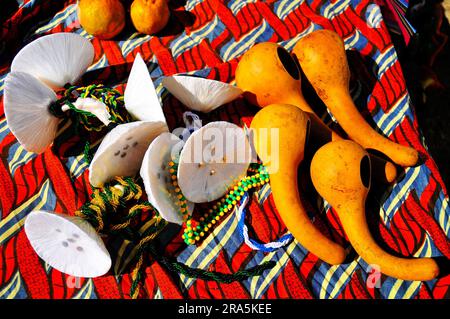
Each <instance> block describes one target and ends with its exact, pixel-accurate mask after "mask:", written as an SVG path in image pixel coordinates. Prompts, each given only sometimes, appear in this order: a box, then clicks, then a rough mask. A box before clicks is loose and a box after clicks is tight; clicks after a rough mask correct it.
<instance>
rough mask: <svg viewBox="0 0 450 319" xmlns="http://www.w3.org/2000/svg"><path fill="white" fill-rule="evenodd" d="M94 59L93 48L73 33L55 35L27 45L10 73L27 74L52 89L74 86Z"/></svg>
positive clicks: (88, 42) (86, 40)
mask: <svg viewBox="0 0 450 319" xmlns="http://www.w3.org/2000/svg"><path fill="white" fill-rule="evenodd" d="M93 59H94V47H93V46H92V44H91V42H90V41H89V40H88V39H85V38H83V37H82V36H80V35H78V34H75V33H66V32H64V33H55V34H50V35H46V36H43V37H41V38H39V39H37V40H34V41H33V42H31V43H29V44H28V45H26V46H25V47H23V48H22V50H20V51H19V53H17V55H16V56H15V57H14V60H13V61H12V64H11V71H12V72H25V73H29V74H31V75H33V76H35V77H36V78H38V79H39V80H41V81H42V82H44V83H45V84H47V85H48V86H50V87H52V88H54V89H55V88H59V87H63V86H64V85H65V84H66V83H71V84H74V83H75V82H76V81H77V80H78V79H79V78H80V77H81V76H82V75H83V73H84V72H86V70H87V68H88V67H89V66H90V65H91V64H92V61H93Z"/></svg>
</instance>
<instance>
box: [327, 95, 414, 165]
mask: <svg viewBox="0 0 450 319" xmlns="http://www.w3.org/2000/svg"><path fill="white" fill-rule="evenodd" d="M328 95H329V96H330V97H331V96H333V98H329V99H328V101H327V106H328V108H329V109H330V111H331V112H332V113H333V116H334V117H335V118H336V119H337V121H338V122H339V124H340V125H341V126H342V128H343V129H344V130H345V132H346V133H347V134H348V136H349V137H350V138H351V139H352V140H354V141H355V142H357V143H358V144H360V145H361V146H363V147H364V148H366V149H374V150H377V151H379V152H382V153H383V154H385V155H387V156H388V157H389V158H390V159H391V160H392V161H393V162H395V163H397V164H399V165H401V166H413V165H415V164H416V163H417V161H418V153H417V151H416V150H414V149H413V148H411V147H407V146H403V145H400V144H397V143H395V142H393V141H391V140H389V139H388V138H386V137H384V136H383V135H381V134H380V133H378V132H377V131H376V130H375V129H374V128H372V127H371V126H370V125H369V124H368V123H367V122H366V120H365V119H364V118H363V116H362V115H361V113H359V111H358V109H357V108H356V106H355V104H354V103H353V100H352V98H351V96H350V95H349V94H348V93H347V92H341V91H339V90H334V92H333V91H331V92H328ZM335 101H339V105H337V104H336V103H335Z"/></svg>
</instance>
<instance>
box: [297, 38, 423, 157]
mask: <svg viewBox="0 0 450 319" xmlns="http://www.w3.org/2000/svg"><path fill="white" fill-rule="evenodd" d="M293 54H294V55H295V56H296V57H297V58H298V61H299V63H300V66H301V68H302V70H303V72H304V73H305V75H306V77H307V78H308V80H309V81H310V82H311V85H312V86H313V87H314V89H315V90H316V92H317V94H318V95H319V97H320V98H321V99H322V101H323V102H324V103H325V105H326V106H327V107H328V109H329V110H330V111H331V113H332V114H333V116H334V117H335V118H336V120H337V121H338V122H339V124H340V126H341V127H342V128H343V129H344V131H345V132H346V133H347V134H348V136H349V137H350V138H351V139H352V140H354V141H355V142H357V143H358V144H360V145H362V146H363V147H364V148H367V149H374V150H377V151H380V152H382V153H383V154H385V155H387V156H388V157H389V158H390V159H391V160H392V161H394V162H395V163H397V164H399V165H401V166H413V165H415V164H416V163H417V161H418V158H419V157H418V155H419V154H418V152H417V151H416V150H415V149H413V148H411V147H407V146H403V145H400V144H397V143H394V142H392V141H390V140H389V139H387V138H385V137H384V136H382V135H380V134H378V133H377V132H376V131H375V130H374V129H373V128H372V127H371V126H370V125H369V124H368V123H367V122H366V121H365V120H364V118H363V117H362V116H361V114H360V113H359V111H358V109H357V108H356V106H355V104H354V103H353V100H352V97H351V96H350V92H349V82H350V70H349V67H348V63H347V57H346V55H345V47H344V42H343V41H342V39H341V38H340V37H339V35H338V34H337V33H335V32H333V31H329V30H319V31H314V32H312V33H310V34H308V35H307V36H305V37H303V38H301V39H300V40H299V41H298V42H297V44H296V45H295V47H294V50H293Z"/></svg>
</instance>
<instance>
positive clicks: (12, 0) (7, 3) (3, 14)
mask: <svg viewBox="0 0 450 319" xmlns="http://www.w3.org/2000/svg"><path fill="white" fill-rule="evenodd" d="M17 9H19V4H18V3H17V0H2V3H1V10H0V24H2V23H3V22H5V21H6V20H8V19H10V18H11V17H12V15H13V14H14V13H15V12H16V11H17Z"/></svg>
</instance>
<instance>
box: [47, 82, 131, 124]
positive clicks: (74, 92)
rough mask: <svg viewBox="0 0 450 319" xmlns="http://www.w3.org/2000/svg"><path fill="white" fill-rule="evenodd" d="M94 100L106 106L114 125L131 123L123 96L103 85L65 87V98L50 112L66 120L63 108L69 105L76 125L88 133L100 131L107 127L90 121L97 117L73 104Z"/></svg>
mask: <svg viewBox="0 0 450 319" xmlns="http://www.w3.org/2000/svg"><path fill="white" fill-rule="evenodd" d="M78 97H81V98H93V99H96V100H99V101H100V102H102V103H103V104H105V106H106V109H107V111H108V113H109V115H110V118H109V120H110V121H111V123H113V124H123V123H128V122H131V120H132V119H131V116H130V115H129V113H128V112H127V111H126V109H125V108H124V98H123V95H122V94H121V93H120V92H119V91H117V90H115V89H111V88H107V87H104V86H103V85H102V84H91V85H89V86H86V87H77V86H65V91H64V93H63V96H62V97H61V98H60V99H58V100H57V101H56V102H55V103H52V104H51V105H50V107H49V112H50V113H51V114H53V115H54V116H56V117H58V118H64V117H66V116H67V115H66V114H65V112H64V111H62V106H63V105H67V106H68V107H69V109H70V110H71V111H72V114H71V115H72V116H74V117H75V118H76V120H77V121H76V122H75V123H76V124H77V125H80V124H81V125H82V126H83V127H84V129H86V130H87V131H97V132H98V131H100V130H102V129H103V128H104V127H105V126H104V125H103V123H95V122H94V123H92V122H91V121H90V120H89V119H90V118H92V117H96V116H95V115H94V114H92V113H91V112H88V111H84V110H80V109H77V108H76V107H75V106H74V105H73V102H74V101H75V100H76V99H77V98H78Z"/></svg>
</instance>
